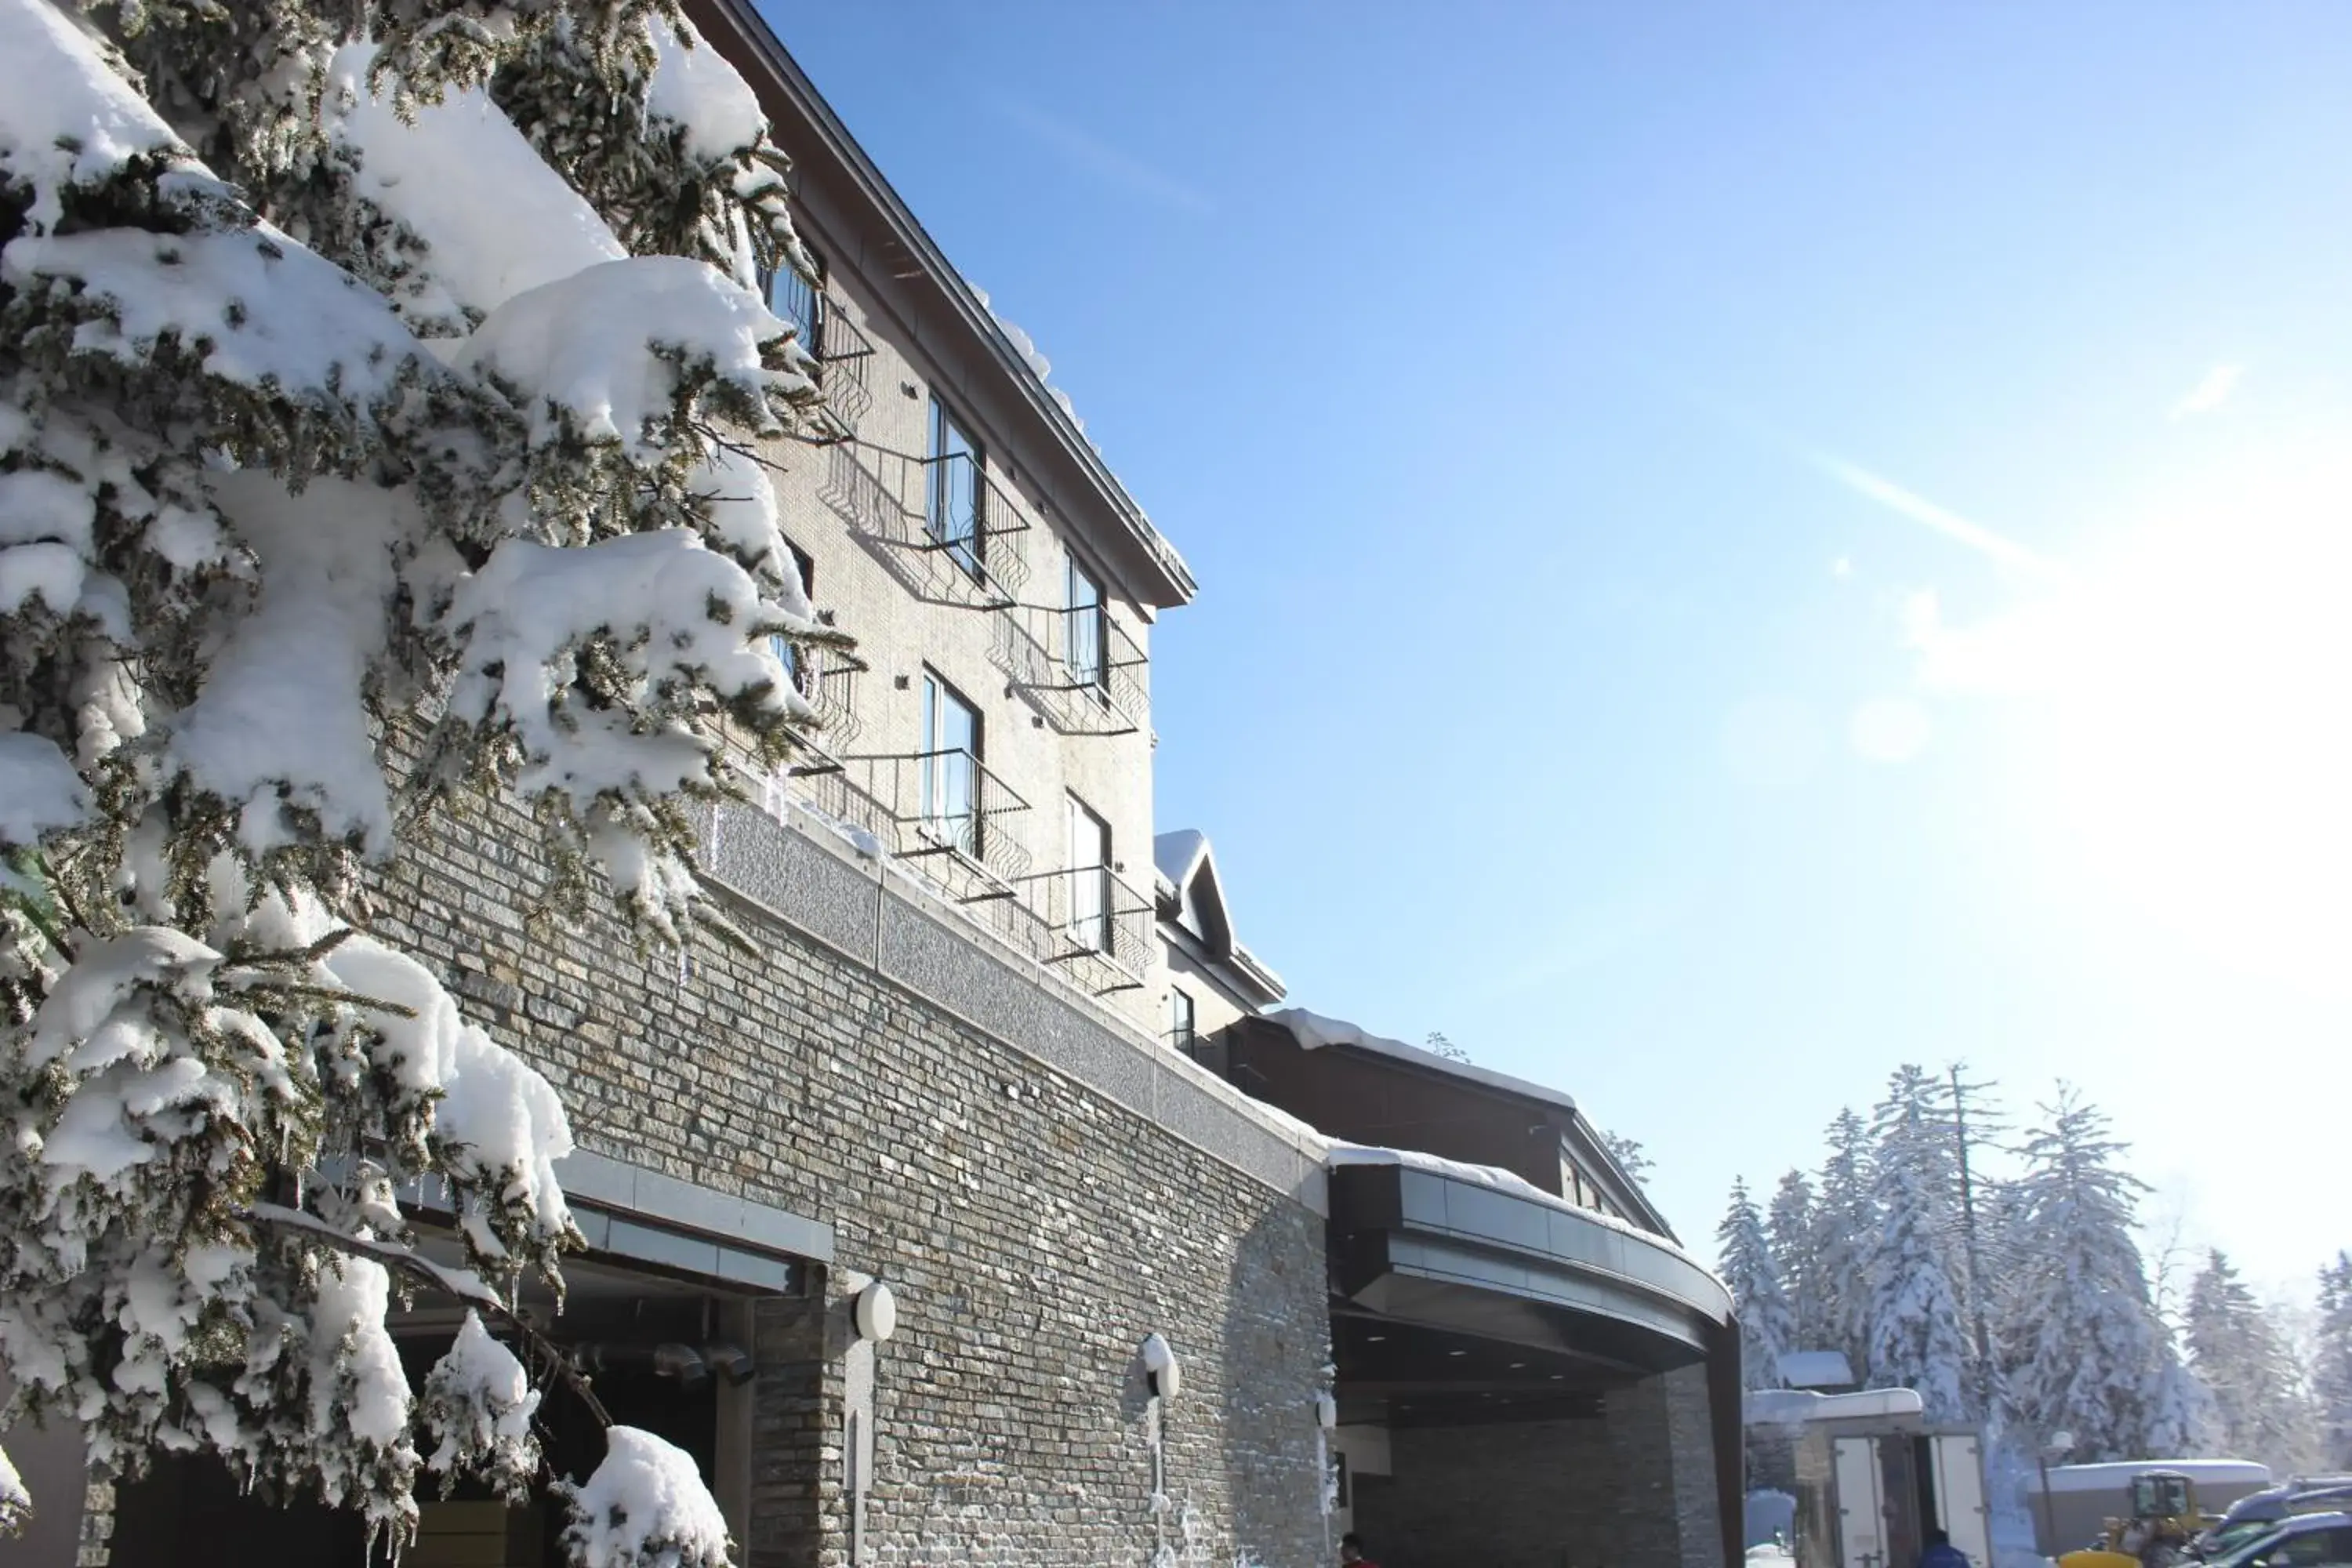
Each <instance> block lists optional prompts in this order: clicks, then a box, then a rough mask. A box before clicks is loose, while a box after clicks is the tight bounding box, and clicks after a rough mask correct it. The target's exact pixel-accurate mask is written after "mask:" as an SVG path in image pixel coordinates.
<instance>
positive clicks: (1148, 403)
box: [771, 0, 2352, 1289]
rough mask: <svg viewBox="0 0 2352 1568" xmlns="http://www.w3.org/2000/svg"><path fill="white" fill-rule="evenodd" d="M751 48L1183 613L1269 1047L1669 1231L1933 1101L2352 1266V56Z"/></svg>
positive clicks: (1601, 20) (2287, 20) (945, 18)
mask: <svg viewBox="0 0 2352 1568" xmlns="http://www.w3.org/2000/svg"><path fill="white" fill-rule="evenodd" d="M771 15H772V17H773V19H774V20H775V21H776V23H777V24H778V26H779V30H780V32H781V33H782V37H784V40H785V42H786V43H787V45H788V46H789V47H792V48H793V51H794V53H795V54H796V55H797V56H798V58H800V59H801V61H802V62H803V65H804V66H805V67H806V68H807V69H808V70H809V72H810V74H811V75H812V76H813V77H814V79H815V80H816V82H817V84H818V86H819V88H820V89H822V90H824V92H825V94H826V95H827V96H828V97H829V98H830V99H832V100H833V101H834V103H835V106H836V107H837V108H838V110H840V111H841V113H842V115H843V117H844V118H845V120H846V121H847V122H848V123H849V125H850V127H851V128H852V130H853V131H854V132H856V134H857V135H858V136H859V137H860V138H861V139H862V140H863V141H864V142H865V143H866V146H867V148H868V149H869V151H871V152H872V153H873V154H874V155H875V157H876V159H877V162H879V163H880V164H881V166H882V168H883V169H884V171H885V172H886V173H887V174H888V175H889V177H890V178H891V179H892V180H893V181H894V182H895V183H896V184H898V187H899V189H900V190H901V191H902V192H903V193H904V194H905V195H906V196H907V198H908V201H909V202H910V203H911V205H913V206H914V208H915V210H916V211H917V212H918V213H919V215H920V216H922V218H923V220H924V221H925V223H926V224H927V226H929V228H930V229H931V231H932V232H933V234H934V235H935V236H937V237H938V238H939V239H940V242H941V244H942V245H943V246H944V247H945V248H946V250H947V251H948V253H949V255H950V257H952V258H955V259H956V260H957V262H958V263H959V265H961V267H962V268H963V269H964V270H965V272H966V273H967V275H968V276H970V277H971V279H973V280H974V281H975V282H976V283H978V284H980V285H981V286H982V287H983V288H984V289H987V290H988V291H989V292H990V293H991V295H992V298H993V300H994V301H995V303H996V306H997V308H998V309H999V310H1001V311H1002V312H1003V314H1004V315H1006V316H1007V317H1008V318H1010V319H1012V320H1013V321H1018V322H1020V323H1021V325H1022V326H1023V327H1024V328H1025V329H1026V330H1027V331H1029V332H1030V333H1031V334H1032V335H1033V336H1034V338H1035V340H1036V341H1037V342H1038V344H1039V346H1040V347H1041V348H1042V349H1043V350H1044V352H1045V353H1046V354H1047V355H1048V356H1050V358H1051V359H1052V361H1053V363H1054V374H1053V379H1054V380H1055V383H1056V384H1059V385H1061V386H1063V387H1064V388H1066V390H1067V391H1068V392H1069V393H1070V394H1071V395H1072V396H1073V397H1074V398H1075V399H1076V404H1077V406H1078V409H1079V411H1080V413H1081V414H1082V415H1083V416H1085V417H1086V418H1087V421H1088V423H1089V427H1090V429H1091V431H1092V433H1093V434H1094V436H1095V437H1097V440H1098V441H1099V442H1100V443H1101V445H1102V447H1103V448H1104V450H1105V451H1106V453H1107V454H1108V457H1109V458H1110V460H1111V461H1112V463H1113V465H1114V466H1115V467H1116V468H1118V471H1119V472H1120V473H1121V474H1122V476H1123V477H1124V478H1125V479H1127V481H1128V483H1129V487H1130V488H1131V489H1133V490H1134V491H1135V493H1136V494H1137V496H1138V497H1139V498H1140V499H1141V500H1142V501H1143V503H1144V505H1145V506H1146V507H1147V508H1148V509H1149V510H1150V512H1151V513H1152V515H1153V516H1154V518H1155V519H1156V520H1157V521H1159V522H1160V525H1161V526H1162V528H1163V529H1164V530H1165V531H1167V532H1168V533H1169V534H1170V536H1171V538H1172V539H1174V540H1175V542H1177V544H1178V545H1179V547H1180V548H1181V550H1182V551H1183V552H1185V554H1186V556H1187V558H1188V559H1189V560H1190V561H1191V562H1192V565H1193V567H1194V570H1195V572H1196V574H1198V576H1199V578H1200V581H1201V583H1202V594H1201V596H1200V599H1199V600H1198V602H1197V603H1196V604H1194V605H1192V606H1190V607H1188V608H1186V609H1184V610H1182V611H1181V612H1177V613H1175V614H1172V615H1171V616H1169V617H1168V618H1167V619H1166V620H1165V621H1164V622H1163V623H1162V625H1161V626H1160V628H1159V629H1158V630H1157V631H1156V632H1155V634H1154V637H1153V649H1152V651H1153V686H1154V701H1155V714H1154V717H1155V722H1156V726H1157V728H1158V731H1159V733H1160V752H1159V772H1158V790H1159V816H1160V824H1161V826H1163V827H1172V826H1199V827H1202V828H1203V829H1205V830H1207V831H1208V832H1209V833H1210V835H1211V836H1212V837H1213V839H1214V841H1215V843H1216V846H1217V852H1218V857H1219V860H1220V863H1221V866H1222V867H1223V871H1224V874H1225V879H1226V883H1227V887H1228V889H1229V892H1230V893H1231V896H1232V899H1233V901H1234V907H1235V914H1236V918H1237V921H1238V923H1239V925H1240V927H1241V930H1242V932H1243V935H1244V940H1246V941H1248V942H1250V943H1251V944H1252V946H1253V947H1254V948H1255V950H1256V951H1257V952H1260V953H1261V954H1262V955H1263V956H1264V957H1265V959H1266V960H1267V961H1268V962H1270V963H1273V964H1274V965H1275V966H1276V968H1278V969H1279V970H1280V971H1281V972H1282V973H1283V974H1284V975H1285V976H1286V978H1287V979H1288V981H1289V982H1290V984H1291V987H1292V996H1293V999H1294V1000H1295V1001H1297V1002H1298V1003H1299V1004H1301V1005H1307V1006H1309V1007H1313V1008H1315V1009H1316V1010H1318V1011H1321V1012H1326V1013H1333V1014H1338V1015H1340V1016H1347V1017H1349V1018H1352V1019H1355V1020H1356V1021H1358V1022H1360V1023H1361V1024H1363V1025H1364V1026H1367V1027H1370V1028H1372V1029H1374V1030H1377V1031H1378V1032H1381V1033H1384V1034H1388V1035H1391V1036H1396V1037H1402V1038H1407V1039H1414V1040H1418V1039H1420V1038H1422V1037H1423V1036H1424V1035H1425V1034H1426V1033H1427V1032H1429V1031H1431V1030H1443V1031H1444V1033H1446V1034H1447V1035H1448V1036H1449V1037H1452V1038H1453V1039H1454V1041H1456V1042H1457V1043H1459V1044H1461V1045H1463V1046H1465V1047H1467V1048H1468V1049H1469V1050H1470V1051H1471V1052H1472V1054H1473V1055H1474V1056H1475V1058H1476V1059H1477V1060H1479V1061H1480V1062H1482V1063H1484V1064H1486V1065H1488V1066H1491V1067H1495V1068H1501V1069H1503V1070H1506V1071H1512V1072H1517V1073H1521V1074H1525V1075H1527V1076H1529V1077H1533V1078H1538V1079H1543V1080H1545V1081H1547V1082H1550V1083H1554V1084H1557V1085H1559V1086H1561V1087H1563V1088H1566V1089H1569V1090H1570V1092H1572V1093H1574V1094H1576V1095H1577V1096H1578V1097H1579V1098H1580V1100H1582V1102H1583V1103H1584V1104H1585V1106H1586V1108H1587V1110H1588V1111H1589V1112H1590V1113H1591V1114H1592V1115H1593V1116H1594V1117H1595V1119H1596V1120H1598V1121H1601V1122H1602V1123H1603V1124H1604V1125H1609V1126H1612V1127H1614V1128H1617V1129H1619V1130H1622V1131H1624V1132H1626V1133H1628V1134H1630V1135H1632V1136H1633V1137H1636V1138H1639V1139H1640V1140H1642V1141H1643V1142H1644V1143H1645V1144H1647V1145H1648V1147H1649V1149H1650V1150H1651V1152H1652V1153H1653V1154H1654V1156H1655V1158H1656V1159H1657V1161H1658V1163H1659V1166H1660V1173H1659V1175H1658V1177H1657V1178H1656V1180H1655V1183H1654V1186H1655V1195H1656V1196H1657V1197H1658V1198H1659V1200H1660V1202H1661V1204H1662V1205H1663V1206H1664V1208H1665V1209H1666V1211H1667V1213H1668V1214H1669V1215H1670V1216H1672V1217H1673V1218H1674V1219H1675V1222H1676V1223H1677V1225H1678V1226H1679V1227H1680V1228H1681V1229H1682V1231H1683V1232H1684V1234H1685V1237H1708V1235H1709V1233H1710V1232H1711V1231H1712V1229H1713V1227H1714V1225H1715V1223H1716V1220H1717V1216H1718V1215H1719V1213H1720V1210H1721V1207H1722V1204H1723V1199H1724V1194H1725V1192H1726V1189H1727V1186H1728V1184H1729V1183H1730V1181H1731V1179H1732V1177H1733V1176H1734V1175H1735V1174H1738V1173H1745V1174H1746V1175H1747V1176H1748V1178H1749V1179H1750V1180H1751V1182H1756V1183H1760V1184H1769V1183H1770V1182H1771V1181H1772V1180H1773V1179H1774V1178H1775V1177H1776V1176H1777V1175H1778V1173H1780V1171H1781V1170H1782V1169H1784V1168H1786V1167H1787V1166H1789V1165H1790V1164H1792V1163H1806V1164H1810V1163H1813V1162H1814V1161H1815V1160H1816V1159H1817V1158H1818V1148H1819V1131H1820V1129H1821V1127H1822V1124H1823V1123H1825V1122H1826V1121H1828V1120H1829V1118H1830V1117H1831V1116H1832V1114H1834V1113H1835V1112H1836V1110H1838V1109H1839V1107H1840V1106H1841V1105H1844V1104H1847V1103H1855V1104H1858V1105H1866V1103H1867V1102H1868V1101H1869V1100H1872V1099H1874V1097H1875V1095H1876V1093H1877V1091H1878V1089H1879V1088H1880V1086H1881V1084H1882V1083H1883V1081H1884V1079H1885V1075H1886V1074H1887V1073H1888V1072H1889V1071H1890V1070H1891V1069H1892V1068H1894V1067H1895V1064H1896V1063H1898V1062H1900V1061H1904V1060H1917V1061H1922V1062H1926V1063H1928V1064H1931V1065H1941V1064H1944V1063H1947V1062H1948V1061H1951V1060H1953V1059H1955V1058H1965V1059H1966V1060H1968V1061H1969V1063H1970V1064H1971V1065H1972V1066H1973V1067H1974V1068H1976V1069H1977V1070H1978V1071H1979V1073H1980V1074H1982V1075H1984V1076H1988V1077H1991V1078H1995V1079H2000V1081H2001V1083H2002V1084H2003V1086H2004V1089H2005V1094H2006V1098H2007V1099H2008V1100H2009V1101H2010V1103H2011V1107H2012V1109H2013V1110H2020V1111H2023V1110H2029V1109H2030V1105H2031V1102H2032V1100H2034V1099H2035V1098H2037V1097H2040V1098H2046V1097H2047V1095H2048V1093H2049V1090H2050V1089H2051V1086H2052V1084H2053V1080H2054V1079H2057V1078H2058V1077H2061V1076H2063V1077H2064V1078H2066V1079H2070V1080H2072V1081H2074V1082H2075V1083H2076V1084H2078V1085H2079V1086H2080V1087H2081V1088H2082V1089H2084V1091H2085V1092H2086V1093H2087V1094H2088V1095H2090V1096H2091V1098H2093V1099H2094V1100H2096V1101H2098V1102H2099V1103H2101V1104H2102V1105H2103V1106H2105V1108H2106V1109H2108V1110H2110V1111H2111V1112H2112V1113H2113V1114H2114V1116H2115V1118H2116V1122H2117V1130H2118V1131H2119V1132H2120V1133H2121V1134H2122V1135H2123V1136H2125V1137H2126V1138H2128V1139H2130V1140H2131V1141H2133V1142H2134V1143H2135V1144H2136V1145H2137V1164H2138V1168H2139V1170H2140V1171H2141V1173H2142V1174H2143V1175H2145V1176H2146V1177H2147V1179H2149V1180H2150V1181H2152V1182H2154V1183H2156V1184H2158V1193H2157V1194H2155V1195H2154V1196H2153V1197H2152V1198H2151V1200H2150V1205H2149V1209H2150V1213H2151V1215H2153V1216H2156V1217H2158V1218H2159V1219H2162V1220H2169V1218H2170V1217H2171V1216H2173V1215H2179V1216H2180V1218H2181V1220H2182V1222H2183V1224H2184V1226H2185V1234H2186V1235H2187V1236H2188V1237H2189V1238H2190V1239H2192V1240H2197V1241H2208V1240H2210V1241H2214V1242H2218V1243H2220V1244H2221V1245H2222V1246H2224V1247H2229V1248H2230V1249H2231V1251H2232V1252H2233V1253H2235V1254H2236V1255H2238V1256H2239V1257H2240V1258H2241V1260H2242V1264H2243V1265H2244V1266H2246V1268H2248V1270H2249V1272H2250V1273H2251V1274H2252V1275H2253V1276H2254V1277H2255V1278H2256V1279H2258V1280H2261V1281H2263V1282H2264V1283H2265V1284H2267V1285H2270V1286H2272V1287H2273V1288H2275V1289H2286V1288H2294V1287H2297V1286H2299V1282H2300V1281H2301V1279H2303V1277H2305V1275H2307V1273H2308V1271H2309V1270H2310V1269H2311V1268H2315V1267H2316V1266H2317V1265H2318V1264H2319V1263H2320V1262H2321V1261H2322V1259H2323V1258H2324V1257H2326V1256H2327V1255H2331V1254H2332V1253H2333V1252H2334V1251H2335V1249H2336V1248H2337V1247H2343V1246H2347V1245H2352V1220H2347V1219H2346V1218H2344V1217H2343V1215H2344V1206H2343V1201H2342V1194H2343V1191H2344V1181H2345V1175H2344V1172H2345V1158H2344V1154H2343V1152H2342V1151H2343V1149H2344V1147H2345V1135H2344V1130H2345V1125H2346V1121H2345V1118H2346V1109H2345V1108H2346V1107H2347V1105H2352V1048H2347V1047H2352V997H2348V996H2347V984H2346V979H2345V976H2346V973H2352V958H2347V957H2342V956H2338V955H2341V954H2344V953H2345V952H2347V945H2352V943H2347V942H2345V941H2342V940H2339V939H2352V920H2347V904H2346V900H2347V893H2346V892H2345V890H2344V889H2347V888H2352V874H2348V873H2352V846H2347V837H2346V834H2347V829H2346V826H2345V818H2346V814H2347V811H2352V719H2347V714H2352V704H2348V703H2347V701H2346V698H2347V691H2346V687H2347V673H2352V641H2347V637H2346V634H2345V633H2344V632H2343V630H2341V629H2340V628H2339V627H2338V626H2337V625H2336V622H2337V621H2339V620H2340V619H2343V618H2344V617H2342V616H2340V615H2338V614H2336V605H2337V603H2338V601H2339V600H2340V598H2341V594H2340V591H2338V590H2337V588H2336V584H2340V583H2342V582H2343V581H2345V580H2346V577H2347V575H2352V572H2347V568H2352V553H2347V548H2346V545H2345V543H2344V542H2343V541H2344V539H2345V538H2346V537H2347V532H2352V483H2347V480H2346V478H2345V474H2344V468H2345V465H2344V462H2343V459H2342V458H2340V457H2339V454H2342V453H2346V452H2352V94H2347V92H2346V91H2345V90H2344V89H2343V83H2344V82H2345V81H2346V80H2347V79H2352V7H2347V6H2345V5H2341V4H2340V3H2336V0H2323V3H2317V4H2312V5H2236V6H2229V7H2221V6H2212V7H2187V6H2179V7H2173V6H2156V7H2150V6H2146V5H2128V6H2127V5H2066V6H2057V7H2026V6H1999V7H1993V6H1970V7H1937V8H1930V7H1863V6H1854V5H1818V6H1809V5H1769V6H1768V5H1738V6H1735V5H1708V6H1699V5H1688V6H1670V7H1661V6H1634V5H1518V6H1493V5H1472V6H1447V7H1438V6H1434V5H1428V6H1409V5H1402V4H1383V5H1370V6H1364V5H1357V6H1348V7H1341V6H1338V5H1299V6H1288V7H1265V6H1258V5H1214V4H1209V3H1205V0H1192V3H1188V4H1186V5H1181V6H1180V5H1166V4H1161V5H1118V6H1080V5H1050V6H1048V5H1006V6H992V7H990V8H989V9H988V14H987V15H986V16H982V15H980V14H979V13H978V12H976V11H974V10H972V9H971V8H970V7H950V6H946V5H937V6H934V5H899V4H876V5H854V6H853V5H844V6H828V7H814V6H811V7H802V6H793V7H790V8H785V7H782V6H778V7H775V8H774V9H773V10H772V12H771ZM2339 503H2343V504H2339ZM2337 519H2342V520H2344V522H2345V525H2346V526H2344V527H2340V528H2339V527H2338V526H2337V525H2336V520H2337ZM2339 786H2341V787H2339Z"/></svg>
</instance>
